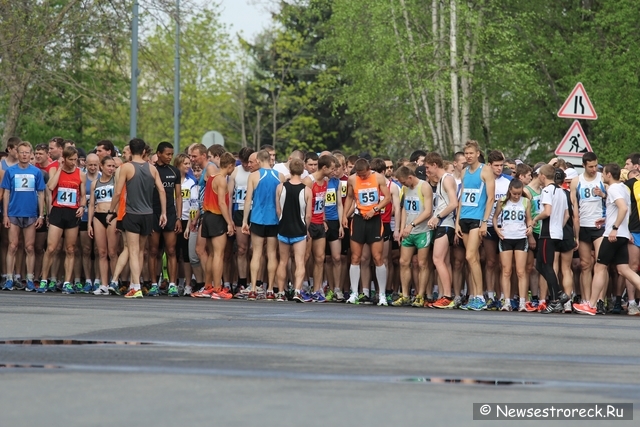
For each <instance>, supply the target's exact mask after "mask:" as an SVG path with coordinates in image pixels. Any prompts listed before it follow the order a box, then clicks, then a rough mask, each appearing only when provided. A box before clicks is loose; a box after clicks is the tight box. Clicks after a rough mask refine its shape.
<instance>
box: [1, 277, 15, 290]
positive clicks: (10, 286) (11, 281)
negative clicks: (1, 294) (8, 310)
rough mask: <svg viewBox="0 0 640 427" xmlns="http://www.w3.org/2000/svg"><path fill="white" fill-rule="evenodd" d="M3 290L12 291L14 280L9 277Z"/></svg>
mask: <svg viewBox="0 0 640 427" xmlns="http://www.w3.org/2000/svg"><path fill="white" fill-rule="evenodd" d="M2 290H3V291H12V290H13V280H11V279H7V281H6V282H4V287H3V288H2Z"/></svg>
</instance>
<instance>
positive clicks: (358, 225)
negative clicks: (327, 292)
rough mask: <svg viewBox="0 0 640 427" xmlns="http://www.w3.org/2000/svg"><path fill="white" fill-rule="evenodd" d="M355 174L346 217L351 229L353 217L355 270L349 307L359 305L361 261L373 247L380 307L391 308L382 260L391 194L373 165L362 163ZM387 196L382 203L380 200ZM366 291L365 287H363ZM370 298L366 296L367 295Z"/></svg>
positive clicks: (349, 187)
mask: <svg viewBox="0 0 640 427" xmlns="http://www.w3.org/2000/svg"><path fill="white" fill-rule="evenodd" d="M354 168H355V174H353V175H352V176H350V177H349V180H348V181H347V200H346V201H345V209H344V214H343V217H342V226H343V227H348V226H349V218H350V217H351V215H352V214H354V216H353V222H352V224H351V240H350V242H351V269H350V271H349V277H350V283H351V295H350V296H349V299H348V300H347V303H348V304H357V303H359V300H358V281H359V280H360V259H361V257H362V248H363V246H364V245H365V244H368V245H369V246H370V247H371V256H372V257H373V262H374V263H375V265H376V276H377V278H378V286H379V288H380V289H379V301H378V305H387V298H386V287H387V269H386V267H385V266H384V259H383V258H382V249H383V241H382V232H383V227H382V220H381V218H380V211H381V209H382V208H384V207H385V206H387V205H388V204H389V203H391V193H390V192H389V189H388V188H387V186H386V184H385V181H384V176H382V175H379V174H377V173H375V172H372V171H371V169H370V167H369V162H367V161H366V160H365V159H358V160H357V161H356V162H355V165H354ZM381 195H382V196H384V200H381V197H380V196H381ZM363 288H364V287H363ZM365 296H366V294H365Z"/></svg>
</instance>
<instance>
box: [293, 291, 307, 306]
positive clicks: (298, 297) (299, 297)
mask: <svg viewBox="0 0 640 427" xmlns="http://www.w3.org/2000/svg"><path fill="white" fill-rule="evenodd" d="M293 300H294V301H295V302H300V303H303V302H304V298H302V294H301V293H300V292H299V291H296V292H294V294H293Z"/></svg>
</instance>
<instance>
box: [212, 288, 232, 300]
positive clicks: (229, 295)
mask: <svg viewBox="0 0 640 427" xmlns="http://www.w3.org/2000/svg"><path fill="white" fill-rule="evenodd" d="M217 294H218V296H219V297H220V299H231V298H233V294H232V293H231V291H230V290H229V288H222V290H221V291H220V292H218V293H217ZM212 298H213V297H212Z"/></svg>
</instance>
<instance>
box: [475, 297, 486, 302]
mask: <svg viewBox="0 0 640 427" xmlns="http://www.w3.org/2000/svg"><path fill="white" fill-rule="evenodd" d="M476 298H478V299H479V300H480V301H482V302H484V296H482V295H478V296H477V297H476Z"/></svg>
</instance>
